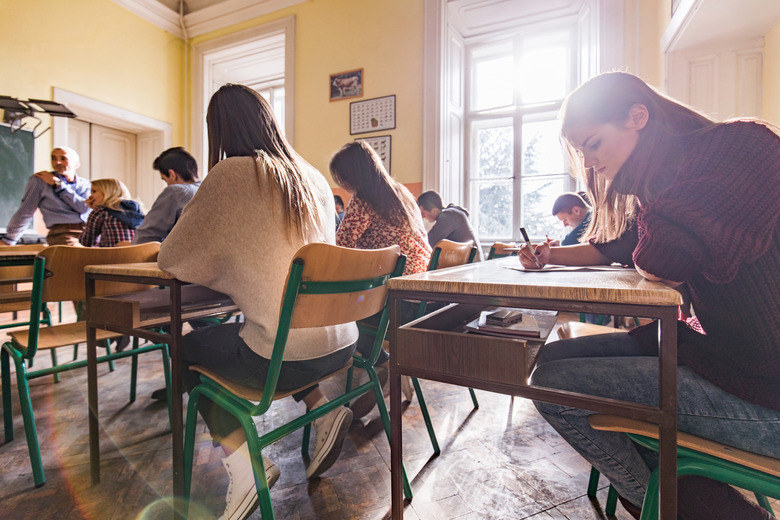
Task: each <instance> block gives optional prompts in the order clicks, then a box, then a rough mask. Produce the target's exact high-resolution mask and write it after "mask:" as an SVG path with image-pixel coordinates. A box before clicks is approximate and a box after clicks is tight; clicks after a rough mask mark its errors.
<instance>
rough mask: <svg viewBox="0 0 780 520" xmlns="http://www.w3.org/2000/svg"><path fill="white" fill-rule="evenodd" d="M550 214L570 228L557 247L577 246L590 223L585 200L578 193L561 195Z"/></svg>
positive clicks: (588, 207) (588, 208)
mask: <svg viewBox="0 0 780 520" xmlns="http://www.w3.org/2000/svg"><path fill="white" fill-rule="evenodd" d="M552 214H553V217H555V218H557V219H558V220H560V221H561V223H562V224H563V225H564V226H566V227H570V228H572V229H571V231H569V233H568V234H567V235H566V236H565V237H563V240H561V243H560V244H559V245H562V246H573V245H575V244H579V243H580V238H582V236H583V235H584V234H585V230H586V229H587V228H588V223H589V222H590V214H591V211H590V206H588V204H587V203H586V202H585V200H584V199H583V198H582V197H581V196H580V195H579V194H578V193H571V192H569V193H562V194H560V195H558V198H556V199H555V202H554V203H553V207H552Z"/></svg>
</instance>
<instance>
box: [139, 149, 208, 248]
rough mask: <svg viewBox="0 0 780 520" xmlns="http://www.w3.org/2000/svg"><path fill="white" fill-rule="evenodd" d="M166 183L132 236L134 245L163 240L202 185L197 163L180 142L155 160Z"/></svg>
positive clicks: (155, 164)
mask: <svg viewBox="0 0 780 520" xmlns="http://www.w3.org/2000/svg"><path fill="white" fill-rule="evenodd" d="M152 167H153V168H154V169H155V170H157V171H158V172H159V173H160V179H162V181H163V182H164V183H165V184H166V187H165V189H164V190H163V191H162V193H160V195H158V196H157V199H155V201H154V204H152V209H150V210H149V213H148V214H147V215H146V218H145V219H144V222H143V224H141V225H140V226H139V227H138V229H137V230H136V232H135V236H134V237H133V245H135V244H145V243H147V242H162V241H163V240H165V237H167V236H168V233H170V232H171V229H173V226H175V225H176V222H177V221H178V220H179V217H180V216H181V212H182V210H183V209H184V206H186V205H187V203H188V202H189V201H190V199H192V197H193V195H195V192H196V191H198V188H199V187H200V180H199V179H198V163H197V162H196V161H195V158H194V157H193V156H192V155H190V153H189V152H187V150H185V149H184V148H182V147H180V146H177V147H175V148H168V149H167V150H165V151H164V152H163V153H161V154H160V155H159V156H158V157H157V158H156V159H155V160H154V163H153V164H152Z"/></svg>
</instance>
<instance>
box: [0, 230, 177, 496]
mask: <svg viewBox="0 0 780 520" xmlns="http://www.w3.org/2000/svg"><path fill="white" fill-rule="evenodd" d="M144 246H146V245H144ZM144 246H132V247H134V248H141V247H144ZM158 246H159V244H158ZM58 248H68V249H81V250H86V249H92V248H76V247H71V246H52V247H50V248H47V249H45V250H43V251H41V252H40V253H39V256H37V257H36V258H35V260H34V263H33V289H32V297H31V303H30V317H31V319H30V325H29V328H28V329H27V331H26V336H27V346H26V347H25V346H23V345H22V344H20V343H18V342H17V340H16V339H15V337H14V335H15V334H19V335H20V337H21V336H24V335H25V334H24V332H25V331H18V332H14V333H11V335H12V337H11V340H10V341H7V342H5V343H3V345H2V350H0V374H1V378H2V391H3V423H4V431H5V441H6V442H11V441H12V440H13V439H14V428H13V408H12V402H11V367H10V361H9V358H12V359H13V361H14V367H15V372H16V385H17V390H18V393H19V402H20V407H21V412H22V420H23V423H24V433H25V437H26V440H27V451H28V453H29V455H30V464H31V465H32V470H33V480H34V482H35V487H41V486H43V485H44V484H45V483H46V478H45V476H44V471H43V462H42V460H41V450H40V445H39V443H38V433H37V430H36V427H35V416H34V413H33V408H32V400H31V398H30V387H29V384H28V381H30V380H31V379H36V378H39V377H44V376H47V375H50V374H59V373H61V372H65V371H68V370H75V369H78V368H83V367H85V366H87V360H83V361H76V362H72V363H67V364H64V365H56V364H54V366H52V367H51V368H43V369H40V370H34V371H32V370H28V369H29V368H30V365H31V364H32V360H33V358H34V357H35V355H36V353H37V352H38V347H39V343H38V339H39V332H40V328H41V327H40V326H41V318H40V316H41V309H42V308H43V305H44V301H43V300H44V289H45V287H46V285H47V283H49V282H47V280H48V279H49V278H50V277H51V276H53V275H54V274H55V273H56V274H58V275H59V277H61V278H68V277H73V276H78V274H77V273H65V272H62V271H60V270H59V266H58V265H57V262H56V261H55V260H53V258H57V254H58V251H57V249H58ZM105 249H109V248H105ZM151 249H153V246H152V248H151ZM151 249H150V248H149V247H144V249H143V251H150V250H151ZM95 250H97V251H99V250H100V249H99V248H95ZM138 251H141V250H140V249H139V250H138ZM98 254H99V253H98ZM154 256H156V251H155V252H154ZM152 259H153V257H152ZM47 260H48V261H49V265H48V266H47ZM92 263H93V264H100V263H119V262H118V261H116V260H109V261H103V262H101V261H100V260H99V259H98V258H97V257H96V258H95V260H94V261H92ZM47 267H48V268H49V269H47ZM81 274H82V277H81V278H82V279H83V271H82V273H81ZM125 285H127V286H129V289H128V290H127V291H126V292H130V291H131V290H137V289H133V286H130V284H125ZM84 292H85V285H84V284H81V291H80V293H78V294H76V293H74V294H72V295H68V296H67V298H66V299H73V300H78V299H84V297H85V295H84ZM101 294H107V293H105V292H102V293H101ZM70 326H72V324H65V325H50V326H49V327H48V328H47V332H49V331H52V330H58V329H62V328H64V327H70ZM103 332H104V334H103V335H105V336H107V337H111V336H112V335H113V336H120V335H121V334H114V333H108V332H106V331H103ZM84 341H86V325H85V326H84ZM71 344H72V343H67V344H63V345H62V346H67V345H71ZM52 350H53V349H52ZM155 350H158V351H161V352H162V358H163V368H164V372H165V384H166V386H169V385H170V369H169V364H168V345H166V344H156V345H147V346H144V347H139V346H138V338H133V348H132V349H131V350H127V351H124V352H118V353H111V354H106V355H104V356H101V357H98V358H97V362H98V363H104V362H108V361H113V360H115V359H121V358H126V357H132V358H133V359H132V367H131V376H130V402H133V401H135V395H136V379H137V371H138V354H144V353H146V352H151V351H155ZM169 419H170V409H169Z"/></svg>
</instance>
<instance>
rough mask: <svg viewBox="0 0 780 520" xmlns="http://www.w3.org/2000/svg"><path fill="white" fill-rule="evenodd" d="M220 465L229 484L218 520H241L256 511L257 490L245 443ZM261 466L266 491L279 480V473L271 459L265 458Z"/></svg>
mask: <svg viewBox="0 0 780 520" xmlns="http://www.w3.org/2000/svg"><path fill="white" fill-rule="evenodd" d="M222 464H223V465H224V466H225V470H226V471H227V473H228V477H230V484H229V485H228V490H227V496H226V497H225V502H226V506H225V512H224V513H223V514H222V516H220V517H219V520H243V519H244V518H246V517H248V516H249V515H251V514H252V512H253V511H254V510H255V509H257V488H255V477H254V474H253V473H252V461H251V458H250V456H249V446H248V445H247V443H246V442H244V444H242V445H241V446H240V447H239V448H238V449H237V450H236V451H234V452H233V453H231V454H230V455H229V456H227V457H225V458H224V459H222ZM263 466H264V467H265V476H266V478H267V479H268V489H271V487H273V485H274V484H275V483H276V481H277V480H279V475H281V472H280V471H279V468H278V467H277V466H276V464H274V463H273V461H272V460H271V459H267V458H265V457H263Z"/></svg>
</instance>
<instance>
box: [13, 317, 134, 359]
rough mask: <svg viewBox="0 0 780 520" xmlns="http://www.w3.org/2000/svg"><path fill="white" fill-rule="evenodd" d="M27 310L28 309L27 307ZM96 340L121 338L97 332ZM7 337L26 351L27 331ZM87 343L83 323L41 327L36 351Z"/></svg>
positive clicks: (85, 328)
mask: <svg viewBox="0 0 780 520" xmlns="http://www.w3.org/2000/svg"><path fill="white" fill-rule="evenodd" d="M28 308H29V307H28ZM96 332H97V340H98V341H103V340H106V339H113V338H118V337H120V336H122V334H121V333H117V332H109V331H107V330H97V331H96ZM8 335H9V336H11V339H12V340H13V341H14V343H16V344H17V345H18V346H19V347H20V348H22V349H26V348H27V347H28V346H29V344H28V335H27V330H20V331H14V332H9V333H8ZM86 342H87V324H86V322H84V321H77V322H76V323H65V324H62V325H52V326H51V327H41V328H40V329H39V330H38V350H47V349H52V348H57V347H67V346H71V345H76V344H77V343H86Z"/></svg>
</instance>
